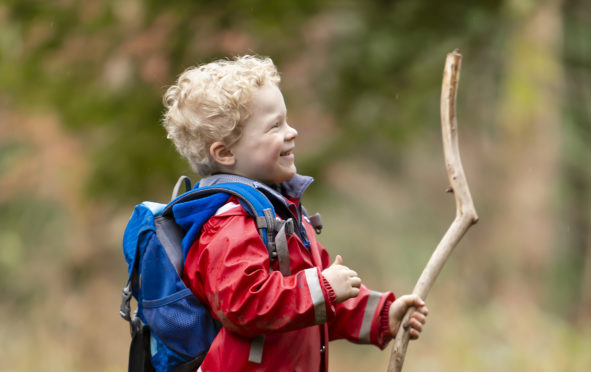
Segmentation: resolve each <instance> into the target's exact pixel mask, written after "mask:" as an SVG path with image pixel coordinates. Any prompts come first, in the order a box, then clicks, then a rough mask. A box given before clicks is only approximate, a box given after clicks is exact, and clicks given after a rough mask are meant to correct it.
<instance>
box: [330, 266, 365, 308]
mask: <svg viewBox="0 0 591 372" xmlns="http://www.w3.org/2000/svg"><path fill="white" fill-rule="evenodd" d="M322 275H323V276H324V278H325V279H326V280H328V283H330V286H331V287H332V289H333V291H334V294H335V295H336V297H337V303H341V302H343V301H345V300H347V299H349V298H351V297H355V296H357V295H358V294H359V287H360V286H361V278H359V276H358V275H357V273H356V272H355V271H353V270H351V269H349V268H348V267H347V266H344V265H343V258H342V257H341V256H339V255H337V256H336V258H335V260H334V262H333V263H332V265H330V267H328V268H327V269H324V270H323V271H322Z"/></svg>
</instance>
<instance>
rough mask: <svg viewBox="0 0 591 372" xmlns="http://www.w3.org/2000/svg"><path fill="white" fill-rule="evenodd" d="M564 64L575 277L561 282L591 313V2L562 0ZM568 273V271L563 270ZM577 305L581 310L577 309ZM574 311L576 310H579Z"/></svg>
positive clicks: (568, 217) (568, 249)
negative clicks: (571, 289) (570, 289)
mask: <svg viewBox="0 0 591 372" xmlns="http://www.w3.org/2000/svg"><path fill="white" fill-rule="evenodd" d="M563 14H564V48H563V51H564V52H563V58H564V66H565V68H566V81H567V85H566V104H565V115H564V116H565V120H564V122H565V125H564V127H565V140H564V150H563V153H564V156H563V163H562V167H563V182H564V186H563V187H564V190H563V192H564V194H565V197H564V200H565V203H564V209H563V211H564V212H563V214H564V221H565V224H566V225H565V227H564V230H565V232H564V236H565V239H564V242H565V246H564V247H563V248H564V250H565V251H564V253H563V254H564V256H565V259H564V260H565V261H566V262H565V264H564V265H563V266H567V265H568V267H569V269H570V270H571V275H567V276H566V280H563V283H562V286H563V287H564V288H573V289H574V291H573V293H572V294H571V298H567V300H570V301H568V302H569V303H571V304H573V303H574V304H575V308H573V309H572V310H573V314H572V315H575V316H579V317H587V316H589V315H591V166H590V164H591V151H590V148H591V106H590V105H591V103H590V102H591V38H590V35H591V24H590V23H591V4H590V3H589V2H588V1H585V0H565V1H564V13H563ZM562 271H566V270H562ZM577 307H578V308H577ZM575 312H576V313H575Z"/></svg>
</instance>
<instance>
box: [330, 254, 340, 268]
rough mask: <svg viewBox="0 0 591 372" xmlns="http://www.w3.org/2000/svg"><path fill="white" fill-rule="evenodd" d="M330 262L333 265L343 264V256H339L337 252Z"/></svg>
mask: <svg viewBox="0 0 591 372" xmlns="http://www.w3.org/2000/svg"><path fill="white" fill-rule="evenodd" d="M332 264H333V265H342V264H343V257H341V255H340V254H337V256H336V257H335V258H334V262H333V263H332Z"/></svg>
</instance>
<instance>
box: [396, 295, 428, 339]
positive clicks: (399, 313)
mask: <svg viewBox="0 0 591 372" xmlns="http://www.w3.org/2000/svg"><path fill="white" fill-rule="evenodd" d="M409 307H416V308H417V311H415V312H414V313H413V314H412V316H411V317H410V320H409V325H410V330H409V334H410V339H411V340H416V339H417V338H419V335H420V333H421V331H422V330H423V325H425V322H426V316H427V314H428V313H429V309H427V306H425V302H423V300H421V299H420V298H419V296H417V295H404V296H401V297H399V298H397V299H396V301H394V302H393V303H392V305H391V306H390V311H389V312H388V317H389V319H390V332H391V333H392V337H396V333H397V332H398V328H400V322H401V321H402V317H403V316H404V314H406V310H407V309H408V308H409Z"/></svg>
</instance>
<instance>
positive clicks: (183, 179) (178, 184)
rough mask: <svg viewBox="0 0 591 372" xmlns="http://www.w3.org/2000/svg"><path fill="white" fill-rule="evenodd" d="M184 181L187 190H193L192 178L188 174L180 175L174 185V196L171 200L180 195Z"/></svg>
mask: <svg viewBox="0 0 591 372" xmlns="http://www.w3.org/2000/svg"><path fill="white" fill-rule="evenodd" d="M183 183H184V184H185V191H191V179H190V178H189V177H187V176H180V177H179V179H178V181H176V184H175V185H174V189H172V197H171V198H170V200H171V201H173V200H174V199H176V198H177V196H179V191H181V186H182V185H183Z"/></svg>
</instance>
